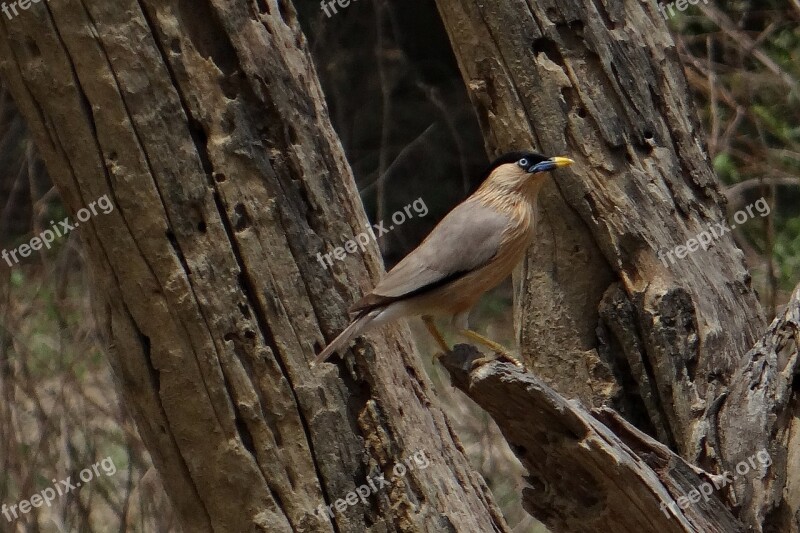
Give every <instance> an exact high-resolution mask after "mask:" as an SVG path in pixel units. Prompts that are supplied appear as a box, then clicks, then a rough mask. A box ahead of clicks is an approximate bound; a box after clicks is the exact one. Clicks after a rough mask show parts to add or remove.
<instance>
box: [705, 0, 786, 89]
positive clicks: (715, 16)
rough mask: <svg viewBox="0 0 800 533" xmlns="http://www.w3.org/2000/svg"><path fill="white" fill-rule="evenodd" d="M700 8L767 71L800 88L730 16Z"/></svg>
mask: <svg viewBox="0 0 800 533" xmlns="http://www.w3.org/2000/svg"><path fill="white" fill-rule="evenodd" d="M698 7H699V8H700V10H701V11H702V12H703V14H704V15H705V16H707V17H708V18H709V19H710V20H711V21H712V22H714V24H716V25H717V26H719V28H720V29H721V30H722V31H723V32H724V33H725V34H726V35H728V37H730V38H731V39H733V40H734V41H736V42H737V43H739V44H740V45H741V46H742V47H743V48H744V49H745V50H747V51H748V52H749V54H750V55H752V56H753V57H754V58H755V59H756V60H758V61H759V62H760V63H761V64H762V65H764V66H765V67H767V69H768V70H769V71H770V72H772V73H773V74H775V75H776V76H778V78H780V80H781V81H782V82H783V83H785V84H786V86H787V87H789V88H790V89H791V90H793V91H795V92H796V91H797V90H798V87H800V83H798V81H797V80H796V79H795V78H794V76H792V75H791V74H789V73H788V72H786V71H785V70H784V69H782V68H781V67H780V65H778V64H777V63H776V62H775V61H773V60H772V58H771V57H769V56H768V55H767V54H766V53H765V52H764V51H763V50H761V49H760V48H758V47H757V46H756V43H755V42H753V40H752V39H750V37H748V36H747V34H746V33H745V32H743V31H741V30H739V29H738V28H737V27H736V25H735V24H734V23H733V21H732V20H731V19H730V18H728V16H727V15H726V14H725V13H723V12H722V11H720V10H719V9H717V8H716V7H714V6H711V5H705V4H702V3H701V4H698Z"/></svg>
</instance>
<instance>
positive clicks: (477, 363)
mask: <svg viewBox="0 0 800 533" xmlns="http://www.w3.org/2000/svg"><path fill="white" fill-rule="evenodd" d="M492 361H503V362H506V363H511V364H513V365H514V366H516V367H517V368H520V369H522V370H525V365H523V364H522V361H520V360H519V359H517V358H516V357H514V356H513V355H511V354H510V353H508V352H503V353H499V352H495V355H494V357H491V356H484V357H479V358H478V359H475V360H474V361H473V362H472V365H471V367H472V368H471V370H475V369H477V368H480V367H482V366H483V365H485V364H487V363H491V362H492Z"/></svg>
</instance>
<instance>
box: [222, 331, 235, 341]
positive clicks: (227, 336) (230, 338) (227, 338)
mask: <svg viewBox="0 0 800 533" xmlns="http://www.w3.org/2000/svg"><path fill="white" fill-rule="evenodd" d="M235 338H236V334H235V333H230V332H229V333H226V334H225V336H224V337H222V340H224V341H225V342H231V341H233V339H235Z"/></svg>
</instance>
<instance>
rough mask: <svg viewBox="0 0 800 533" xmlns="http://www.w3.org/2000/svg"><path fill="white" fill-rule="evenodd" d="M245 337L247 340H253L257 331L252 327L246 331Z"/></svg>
mask: <svg viewBox="0 0 800 533" xmlns="http://www.w3.org/2000/svg"><path fill="white" fill-rule="evenodd" d="M244 338H245V339H247V340H253V339H255V338H256V332H255V331H253V330H252V329H248V330H246V331H245V332H244Z"/></svg>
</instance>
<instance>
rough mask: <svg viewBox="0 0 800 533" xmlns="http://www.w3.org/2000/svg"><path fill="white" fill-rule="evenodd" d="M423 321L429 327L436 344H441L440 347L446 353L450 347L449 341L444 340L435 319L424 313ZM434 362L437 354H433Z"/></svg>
mask: <svg viewBox="0 0 800 533" xmlns="http://www.w3.org/2000/svg"><path fill="white" fill-rule="evenodd" d="M422 321H423V322H424V323H425V327H426V328H428V333H430V334H431V337H433V339H434V340H435V341H436V344H438V345H439V348H441V349H442V351H443V352H444V353H447V352H449V351H450V347H449V346H448V345H447V341H445V340H444V335H442V332H441V331H439V328H437V327H436V322H434V321H433V317H432V316H430V315H422ZM433 362H434V363H435V362H436V355H434V356H433Z"/></svg>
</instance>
